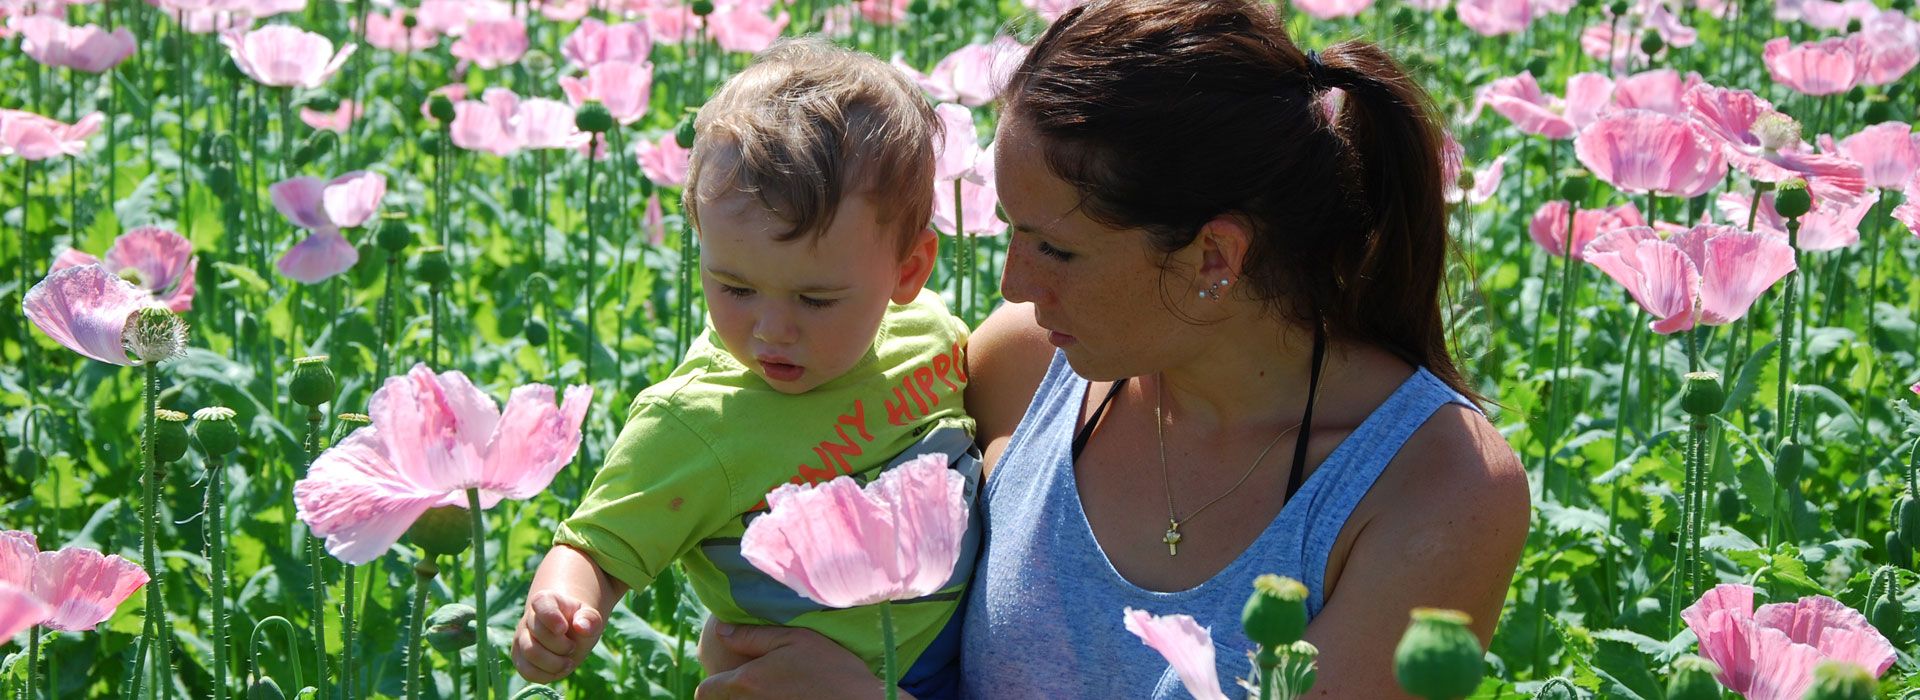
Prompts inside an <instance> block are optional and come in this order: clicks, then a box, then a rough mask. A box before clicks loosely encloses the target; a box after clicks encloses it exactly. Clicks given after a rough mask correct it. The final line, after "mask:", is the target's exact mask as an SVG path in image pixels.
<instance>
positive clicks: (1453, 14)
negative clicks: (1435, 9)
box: [1440, 5, 1460, 24]
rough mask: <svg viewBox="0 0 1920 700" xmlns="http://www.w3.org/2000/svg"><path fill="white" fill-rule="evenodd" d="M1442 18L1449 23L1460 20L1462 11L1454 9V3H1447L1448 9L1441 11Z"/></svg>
mask: <svg viewBox="0 0 1920 700" xmlns="http://www.w3.org/2000/svg"><path fill="white" fill-rule="evenodd" d="M1440 19H1441V20H1443V21H1445V22H1446V23H1448V24H1452V23H1454V22H1458V21H1460V11H1459V10H1456V9H1454V7H1453V5H1447V9H1444V10H1441V11H1440Z"/></svg>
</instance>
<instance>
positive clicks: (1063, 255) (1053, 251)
mask: <svg viewBox="0 0 1920 700" xmlns="http://www.w3.org/2000/svg"><path fill="white" fill-rule="evenodd" d="M1040 254H1041V255H1045V256H1047V257H1049V258H1053V259H1055V260H1058V261H1060V262H1066V261H1068V260H1072V259H1073V253H1069V252H1067V251H1064V250H1061V249H1059V248H1055V247H1053V246H1052V245H1049V244H1048V243H1047V242H1046V241H1041V242H1040Z"/></svg>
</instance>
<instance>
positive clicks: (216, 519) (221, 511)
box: [206, 454, 229, 700]
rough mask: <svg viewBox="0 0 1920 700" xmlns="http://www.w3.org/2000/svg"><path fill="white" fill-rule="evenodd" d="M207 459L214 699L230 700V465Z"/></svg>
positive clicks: (215, 456)
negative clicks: (228, 647) (228, 653)
mask: <svg viewBox="0 0 1920 700" xmlns="http://www.w3.org/2000/svg"><path fill="white" fill-rule="evenodd" d="M206 459H207V497H206V511H207V527H206V537H207V560H208V561H209V562H210V563H211V564H212V566H213V575H212V576H210V577H209V578H208V582H209V583H211V584H212V586H213V698H214V700H226V699H227V693H228V690H229V688H228V686H227V683H228V681H227V672H228V670H229V668H228V666H229V663H228V661H227V644H228V641H227V634H228V633H227V547H226V530H225V528H226V519H227V515H226V510H227V488H226V465H225V464H224V463H223V462H222V460H221V457H220V455H216V454H208V455H207V456H206Z"/></svg>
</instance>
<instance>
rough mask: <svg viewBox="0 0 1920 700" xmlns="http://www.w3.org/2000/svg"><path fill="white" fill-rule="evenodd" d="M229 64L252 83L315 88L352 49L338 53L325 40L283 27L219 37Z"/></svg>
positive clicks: (264, 28) (337, 67) (337, 68)
mask: <svg viewBox="0 0 1920 700" xmlns="http://www.w3.org/2000/svg"><path fill="white" fill-rule="evenodd" d="M220 43H222V44H225V45H226V46H227V52H228V53H229V54H231V55H232V56H233V62H234V64H235V65H238V66H239V67H240V70H241V72H243V73H246V74H247V77H250V78H253V79H254V81H255V82H258V83H260V84H262V85H269V86H273V87H303V88H317V87H320V86H322V85H325V84H326V83H327V80H329V79H331V78H332V77H333V74H334V73H335V72H336V71H339V70H340V67H341V66H343V65H346V63H347V57H348V56H351V55H353V50H354V48H356V47H355V46H354V45H353V44H348V45H346V47H345V48H342V49H340V51H339V52H338V53H335V52H334V50H333V42H331V41H328V40H327V38H326V37H324V36H320V35H319V34H315V33H313V32H309V31H305V30H302V29H300V28H298V27H293V26H289V25H284V24H275V25H269V26H265V27H261V28H259V29H255V30H253V31H250V32H246V33H244V34H241V33H229V34H222V35H220Z"/></svg>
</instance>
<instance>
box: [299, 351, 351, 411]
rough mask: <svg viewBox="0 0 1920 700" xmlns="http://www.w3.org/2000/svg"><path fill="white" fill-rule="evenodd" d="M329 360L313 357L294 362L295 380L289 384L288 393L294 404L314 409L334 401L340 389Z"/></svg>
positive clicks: (325, 357)
mask: <svg viewBox="0 0 1920 700" xmlns="http://www.w3.org/2000/svg"><path fill="white" fill-rule="evenodd" d="M327 359H328V358H327V356H326V355H311V356H308V357H302V358H299V359H297V360H294V361H293V379H292V380H290V381H289V382H287V393H288V394H290V395H291V396H292V397H293V402H294V403H297V404H300V405H302V406H306V407H308V408H312V407H315V406H319V405H320V404H323V403H326V402H328V401H332V400H333V395H334V392H337V391H339V390H340V387H339V384H338V383H337V382H335V381H334V378H333V368H332V367H328V366H327Z"/></svg>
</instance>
